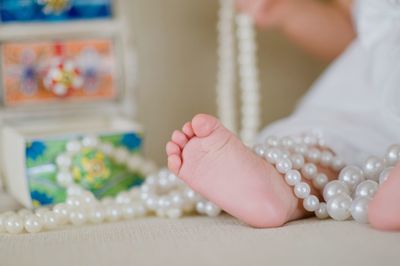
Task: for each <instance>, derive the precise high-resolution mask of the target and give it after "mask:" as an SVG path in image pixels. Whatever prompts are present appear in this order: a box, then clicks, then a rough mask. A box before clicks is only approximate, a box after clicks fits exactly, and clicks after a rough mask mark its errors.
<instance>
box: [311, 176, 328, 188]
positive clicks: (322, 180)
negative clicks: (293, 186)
mask: <svg viewBox="0 0 400 266" xmlns="http://www.w3.org/2000/svg"><path fill="white" fill-rule="evenodd" d="M328 182H329V179H328V176H327V175H326V174H324V173H318V174H317V175H316V176H315V177H314V179H313V185H314V186H315V187H316V188H317V189H323V188H324V187H325V186H326V184H328Z"/></svg>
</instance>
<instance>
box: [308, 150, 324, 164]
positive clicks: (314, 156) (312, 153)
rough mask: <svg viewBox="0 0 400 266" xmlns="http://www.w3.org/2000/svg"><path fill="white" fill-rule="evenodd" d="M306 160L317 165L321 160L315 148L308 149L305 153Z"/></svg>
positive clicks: (318, 151) (319, 153)
mask: <svg viewBox="0 0 400 266" xmlns="http://www.w3.org/2000/svg"><path fill="white" fill-rule="evenodd" d="M306 158H307V160H308V161H309V162H311V163H319V161H320V160H321V152H320V150H318V149H317V148H310V149H309V150H308V151H307V153H306Z"/></svg>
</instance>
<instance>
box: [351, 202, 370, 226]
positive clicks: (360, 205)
mask: <svg viewBox="0 0 400 266" xmlns="http://www.w3.org/2000/svg"><path fill="white" fill-rule="evenodd" d="M369 201H370V198H366V197H361V198H357V199H355V200H354V201H353V203H352V204H351V216H353V219H354V220H355V221H357V222H358V223H368V203H369Z"/></svg>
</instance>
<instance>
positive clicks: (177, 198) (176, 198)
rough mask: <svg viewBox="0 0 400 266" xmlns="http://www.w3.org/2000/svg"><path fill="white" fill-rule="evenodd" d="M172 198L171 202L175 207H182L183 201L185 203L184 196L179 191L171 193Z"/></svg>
mask: <svg viewBox="0 0 400 266" xmlns="http://www.w3.org/2000/svg"><path fill="white" fill-rule="evenodd" d="M170 198H171V204H172V206H173V207H175V208H181V207H182V206H183V203H184V202H183V197H182V196H181V195H180V194H179V193H177V192H175V193H172V194H171V195H170Z"/></svg>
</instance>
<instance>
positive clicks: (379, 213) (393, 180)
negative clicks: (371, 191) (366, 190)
mask: <svg viewBox="0 0 400 266" xmlns="http://www.w3.org/2000/svg"><path fill="white" fill-rule="evenodd" d="M368 216H369V221H370V223H371V225H372V226H373V227H375V228H378V229H384V230H400V163H397V165H396V167H395V168H394V169H393V170H392V172H391V173H390V175H389V178H388V180H387V181H386V182H385V183H384V184H383V185H382V186H381V187H380V189H379V190H378V192H377V193H376V195H375V196H374V198H373V200H372V201H371V203H370V204H369V206H368Z"/></svg>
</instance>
